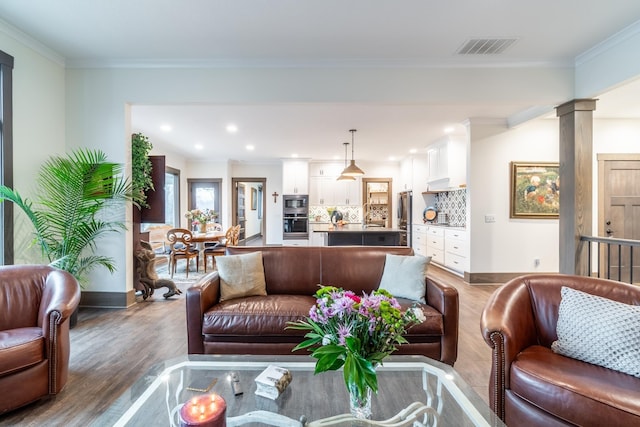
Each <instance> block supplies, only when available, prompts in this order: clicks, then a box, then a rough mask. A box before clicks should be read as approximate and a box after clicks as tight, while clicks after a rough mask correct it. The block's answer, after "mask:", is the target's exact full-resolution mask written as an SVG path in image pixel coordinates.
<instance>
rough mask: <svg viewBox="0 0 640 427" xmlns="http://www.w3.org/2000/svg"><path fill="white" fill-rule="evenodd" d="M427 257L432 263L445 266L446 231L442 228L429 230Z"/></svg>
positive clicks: (430, 228) (429, 228)
mask: <svg viewBox="0 0 640 427" xmlns="http://www.w3.org/2000/svg"><path fill="white" fill-rule="evenodd" d="M427 256H430V257H431V262H435V263H437V264H442V265H444V229H443V228H441V227H428V228H427Z"/></svg>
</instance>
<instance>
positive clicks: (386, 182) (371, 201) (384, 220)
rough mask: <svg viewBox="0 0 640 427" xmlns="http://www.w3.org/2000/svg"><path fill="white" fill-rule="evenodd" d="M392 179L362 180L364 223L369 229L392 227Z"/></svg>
mask: <svg viewBox="0 0 640 427" xmlns="http://www.w3.org/2000/svg"><path fill="white" fill-rule="evenodd" d="M392 182H393V179H392V178H362V202H363V204H362V223H363V224H365V225H366V226H367V227H375V226H378V227H387V228H388V227H391V226H392V212H393V211H392V206H391V194H393V193H392V192H391V183H392Z"/></svg>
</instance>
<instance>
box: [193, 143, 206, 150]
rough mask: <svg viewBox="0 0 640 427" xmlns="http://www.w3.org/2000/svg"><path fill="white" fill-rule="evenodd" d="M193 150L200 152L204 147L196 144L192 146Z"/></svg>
mask: <svg viewBox="0 0 640 427" xmlns="http://www.w3.org/2000/svg"><path fill="white" fill-rule="evenodd" d="M193 148H195V149H196V150H202V149H203V148H204V146H203V145H202V144H196V145H194V146H193Z"/></svg>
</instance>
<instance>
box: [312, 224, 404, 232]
mask: <svg viewBox="0 0 640 427" xmlns="http://www.w3.org/2000/svg"><path fill="white" fill-rule="evenodd" d="M311 225H312V231H313V232H314V233H400V232H404V231H406V230H400V229H399V228H386V227H367V228H362V224H345V225H343V226H334V227H333V229H329V227H330V226H331V224H320V223H317V224H311Z"/></svg>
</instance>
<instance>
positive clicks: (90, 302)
mask: <svg viewBox="0 0 640 427" xmlns="http://www.w3.org/2000/svg"><path fill="white" fill-rule="evenodd" d="M135 303H136V293H135V291H134V290H133V289H132V290H130V291H127V292H92V291H82V293H81V294H80V306H81V307H98V308H127V307H130V306H132V305H133V304H135Z"/></svg>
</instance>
